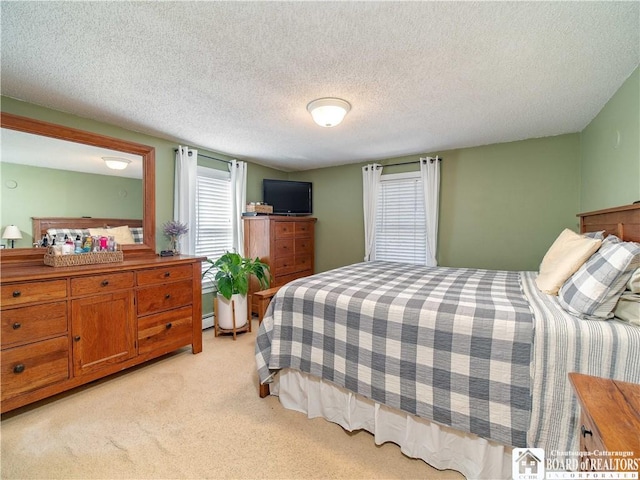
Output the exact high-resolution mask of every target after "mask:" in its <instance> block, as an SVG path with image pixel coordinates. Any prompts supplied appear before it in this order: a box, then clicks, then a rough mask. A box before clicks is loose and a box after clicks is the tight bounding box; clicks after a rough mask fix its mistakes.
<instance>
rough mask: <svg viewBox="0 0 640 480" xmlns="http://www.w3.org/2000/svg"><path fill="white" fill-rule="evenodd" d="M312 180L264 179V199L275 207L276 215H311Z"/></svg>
mask: <svg viewBox="0 0 640 480" xmlns="http://www.w3.org/2000/svg"><path fill="white" fill-rule="evenodd" d="M311 198H312V192H311V182H296V181H292V180H274V179H269V178H265V179H263V180H262V201H263V202H264V203H266V204H267V205H271V206H272V207H273V213H274V214H276V215H311V214H312V213H313V208H312V203H311Z"/></svg>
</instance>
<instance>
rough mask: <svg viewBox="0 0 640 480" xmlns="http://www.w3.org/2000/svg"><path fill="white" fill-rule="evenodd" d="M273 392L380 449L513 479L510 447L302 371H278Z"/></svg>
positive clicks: (477, 474)
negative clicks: (362, 433) (386, 446)
mask: <svg viewBox="0 0 640 480" xmlns="http://www.w3.org/2000/svg"><path fill="white" fill-rule="evenodd" d="M271 393H272V394H274V395H278V396H279V397H280V402H281V403H282V405H283V406H284V407H285V408H287V409H290V410H296V411H298V412H301V413H304V414H306V415H307V416H308V417H309V418H315V417H323V418H325V419H326V420H329V421H330V422H334V423H337V424H338V425H340V426H342V428H344V429H345V430H348V431H353V430H361V429H364V430H367V431H368V432H370V433H372V434H373V435H374V439H375V442H376V444H377V445H381V444H383V443H385V442H393V443H396V444H397V445H399V446H400V450H401V451H402V453H404V454H405V455H407V456H408V457H413V458H420V459H422V460H424V461H425V462H427V463H428V464H429V465H431V466H432V467H435V468H437V469H440V470H444V469H453V470H457V471H458V472H460V473H462V474H463V475H464V476H465V477H466V478H468V479H474V478H478V479H491V480H495V479H510V478H511V473H512V468H511V465H512V460H511V450H512V449H511V447H507V446H504V445H500V444H498V443H495V442H491V441H488V440H485V439H483V438H480V437H478V436H476V435H472V434H468V433H464V432H460V431H458V430H454V429H452V428H448V427H445V426H442V425H438V424H436V423H433V422H430V421H428V420H425V419H423V418H419V417H416V416H413V415H410V414H407V413H404V412H401V411H399V410H395V409H392V408H389V407H387V406H385V405H381V404H379V403H376V402H374V401H372V400H369V399H367V398H365V397H362V396H360V395H357V394H355V393H353V392H350V391H348V390H345V389H343V388H340V387H337V386H335V385H333V384H331V383H329V382H325V381H323V380H322V379H319V378H317V377H313V376H311V375H308V374H306V373H303V372H300V371H298V370H293V369H284V370H282V371H280V372H279V373H278V375H276V377H275V379H274V383H273V384H271Z"/></svg>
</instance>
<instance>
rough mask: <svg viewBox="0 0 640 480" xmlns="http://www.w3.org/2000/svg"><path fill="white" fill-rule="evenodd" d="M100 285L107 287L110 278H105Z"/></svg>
mask: <svg viewBox="0 0 640 480" xmlns="http://www.w3.org/2000/svg"><path fill="white" fill-rule="evenodd" d="M100 285H102V286H103V287H106V286H107V285H109V280H103V281H102V283H101V284H100Z"/></svg>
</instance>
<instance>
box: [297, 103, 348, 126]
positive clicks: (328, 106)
mask: <svg viewBox="0 0 640 480" xmlns="http://www.w3.org/2000/svg"><path fill="white" fill-rule="evenodd" d="M307 110H308V111H309V113H310V114H311V116H312V117H313V120H314V121H315V122H316V123H317V124H318V125H320V126H321V127H335V126H336V125H338V124H340V123H341V122H342V120H344V117H345V115H346V114H347V113H348V112H349V110H351V105H350V104H349V102H347V101H345V100H342V99H340V98H319V99H317V100H314V101H313V102H310V103H309V105H307Z"/></svg>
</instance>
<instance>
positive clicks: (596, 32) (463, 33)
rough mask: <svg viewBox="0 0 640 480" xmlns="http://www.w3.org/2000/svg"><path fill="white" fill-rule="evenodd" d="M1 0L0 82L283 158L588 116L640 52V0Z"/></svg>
mask: <svg viewBox="0 0 640 480" xmlns="http://www.w3.org/2000/svg"><path fill="white" fill-rule="evenodd" d="M0 3H1V9H2V10H1V14H2V15H1V17H0V18H1V22H2V23H1V27H2V28H1V30H2V32H1V33H2V43H1V48H2V57H1V67H2V69H1V75H2V76H1V80H2V83H1V89H2V90H1V91H2V94H3V95H7V96H9V97H14V98H17V99H21V100H25V101H28V102H31V103H35V104H39V105H43V106H46V107H50V108H54V109H57V110H62V111H66V112H70V113H74V114H76V115H80V116H83V117H87V118H92V119H96V120H100V121H103V122H107V123H112V124H116V125H120V126H122V127H125V128H128V129H131V130H136V131H139V132H144V133H148V134H151V135H155V136H158V137H162V138H167V139H171V140H173V141H175V142H176V143H182V144H186V145H190V146H193V147H197V148H204V149H209V150H214V151H219V152H222V153H225V154H229V155H231V156H234V157H236V158H240V159H249V160H252V161H255V162H257V163H261V164H264V165H269V166H273V167H275V168H280V169H283V170H305V169H309V168H317V167H322V166H330V165H338V164H345V163H353V162H361V161H365V160H375V159H382V158H389V157H396V156H403V155H411V154H417V153H427V152H430V153H437V152H439V151H442V150H446V149H451V148H461V147H469V146H477V145H485V144H491V143H499V142H508V141H513V140H520V139H525V138H532V137H542V136H549V135H558V134H563V133H570V132H577V131H580V130H582V129H583V128H584V127H585V126H586V125H587V124H588V123H589V122H590V121H591V120H592V119H593V118H594V117H595V115H596V114H597V113H598V112H599V111H600V109H601V108H602V107H603V106H604V105H605V103H606V102H607V100H609V98H611V96H612V95H613V94H614V93H615V91H616V90H617V89H618V88H619V87H620V85H621V84H622V83H623V82H624V81H625V79H626V78H628V76H629V75H630V74H631V73H632V72H633V70H634V69H635V68H636V67H637V66H638V64H639V62H640V3H639V2H637V1H634V2H608V1H607V2H211V1H209V2H194V1H185V2H66V1H62V2H60V1H50V2H27V1H20V2H9V1H3V2H0ZM325 96H337V97H341V98H344V99H346V100H348V101H349V102H350V103H351V105H352V109H351V112H350V113H349V114H348V115H347V117H346V119H345V121H344V122H343V123H342V124H341V125H339V126H337V127H334V128H322V127H318V126H317V125H315V124H314V123H313V121H312V119H311V116H310V115H309V113H308V112H307V111H306V105H307V103H309V101H311V100H314V99H316V98H319V97H325Z"/></svg>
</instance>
